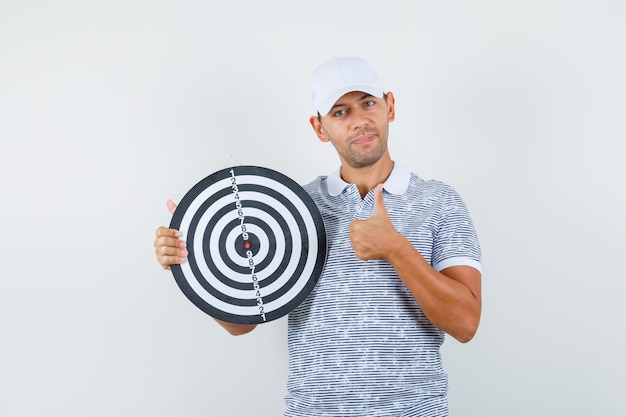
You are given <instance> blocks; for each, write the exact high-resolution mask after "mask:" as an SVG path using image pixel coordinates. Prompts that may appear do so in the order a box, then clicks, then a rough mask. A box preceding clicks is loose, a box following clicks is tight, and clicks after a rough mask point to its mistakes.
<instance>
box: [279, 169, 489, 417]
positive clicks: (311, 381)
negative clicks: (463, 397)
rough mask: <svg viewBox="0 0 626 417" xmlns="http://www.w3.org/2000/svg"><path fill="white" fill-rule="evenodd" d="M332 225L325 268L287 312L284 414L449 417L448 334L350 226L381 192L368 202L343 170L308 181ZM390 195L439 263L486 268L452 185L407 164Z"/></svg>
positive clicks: (422, 248) (401, 226)
mask: <svg viewBox="0 0 626 417" xmlns="http://www.w3.org/2000/svg"><path fill="white" fill-rule="evenodd" d="M304 188H305V189H306V190H307V192H308V193H309V194H310V195H311V196H312V197H313V199H314V200H315V203H316V204H317V206H318V208H319V210H320V212H321V213H322V217H323V219H324V224H325V227H326V232H327V239H328V255H327V260H326V263H325V266H324V271H323V273H322V275H321V277H320V279H319V281H318V283H317V285H316V287H315V288H314V290H313V291H312V292H311V294H310V295H309V297H307V299H306V300H305V301H304V302H303V303H302V304H301V305H300V306H299V307H298V308H296V309H295V310H294V311H292V312H291V313H290V314H289V319H288V347H289V372H288V381H287V395H286V397H285V401H286V406H287V407H286V412H285V417H304V416H306V417H311V416H316V417H318V416H320V417H321V416H329V417H330V416H332V417H340V416H341V417H350V416H358V417H368V416H372V417H384V416H394V417H409V416H420V417H425V416H447V415H448V406H447V399H446V394H447V387H448V381H447V375H446V373H445V371H444V370H443V367H442V363H441V356H440V351H439V348H440V346H441V344H442V343H443V340H444V332H442V331H441V330H439V329H437V328H436V327H434V326H433V325H432V324H431V323H430V321H429V320H428V319H427V318H426V317H425V315H424V313H423V312H422V310H421V309H420V306H419V305H418V304H417V302H416V301H415V299H414V298H413V296H412V295H411V293H410V292H409V290H408V289H407V288H406V287H405V285H404V284H403V283H402V281H401V280H400V278H399V277H398V275H397V273H396V272H395V270H394V269H393V267H392V266H391V265H389V264H388V263H387V262H385V261H369V262H364V261H361V260H359V259H358V258H357V257H356V256H355V254H354V251H353V249H352V246H351V244H350V238H349V235H348V234H349V230H348V229H349V227H348V226H349V223H350V222H351V221H352V220H353V219H366V218H368V217H369V216H370V215H371V213H372V209H373V207H374V191H373V190H372V191H370V192H369V193H368V194H367V195H366V196H365V198H364V199H361V196H360V195H359V192H358V190H357V188H356V185H355V184H347V183H345V182H344V181H343V180H342V179H341V177H340V175H339V170H337V171H336V172H334V173H333V174H332V175H330V176H327V177H326V176H321V177H318V178H317V179H315V180H314V181H313V182H311V183H309V184H307V185H306V186H305V187H304ZM383 197H384V200H385V207H386V208H387V211H388V213H389V217H390V219H391V221H392V223H393V225H394V227H395V228H396V230H398V231H399V232H400V233H401V234H402V235H404V236H405V237H406V238H407V239H408V240H409V241H410V242H411V243H412V244H413V246H414V247H415V248H416V249H417V250H418V251H419V252H420V253H421V254H422V256H424V258H425V259H426V260H427V261H428V262H429V263H430V264H431V265H433V267H434V268H435V269H436V270H442V269H444V268H447V267H450V266H455V265H469V266H472V267H475V268H477V269H479V270H480V268H481V263H480V256H481V254H480V246H479V243H478V238H477V236H476V232H475V229H474V226H473V224H472V221H471V219H470V216H469V214H468V211H467V208H466V206H465V204H464V203H463V201H462V199H461V197H460V196H459V195H458V194H457V193H456V191H455V190H454V189H452V188H451V187H449V186H447V185H445V184H443V183H441V182H439V181H432V180H431V181H424V180H423V179H421V178H419V177H418V176H416V175H415V174H412V173H410V172H408V171H406V170H404V169H403V168H401V167H400V166H398V164H395V167H394V169H393V171H392V173H391V175H390V176H389V178H388V179H387V181H386V182H385V184H384V191H383Z"/></svg>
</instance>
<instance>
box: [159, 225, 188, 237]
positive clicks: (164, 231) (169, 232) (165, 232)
mask: <svg viewBox="0 0 626 417" xmlns="http://www.w3.org/2000/svg"><path fill="white" fill-rule="evenodd" d="M156 236H157V238H159V237H173V238H175V239H178V238H179V237H181V236H182V233H180V232H179V231H178V230H176V229H170V228H168V227H165V226H159V228H158V229H157V230H156Z"/></svg>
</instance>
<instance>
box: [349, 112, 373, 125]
mask: <svg viewBox="0 0 626 417" xmlns="http://www.w3.org/2000/svg"><path fill="white" fill-rule="evenodd" d="M350 116H351V120H350V126H351V127H352V129H354V130H356V129H361V128H363V127H368V126H369V124H370V122H371V119H370V118H369V116H368V115H367V113H366V112H365V110H364V109H362V108H356V109H355V110H353V111H352V113H351V115H350Z"/></svg>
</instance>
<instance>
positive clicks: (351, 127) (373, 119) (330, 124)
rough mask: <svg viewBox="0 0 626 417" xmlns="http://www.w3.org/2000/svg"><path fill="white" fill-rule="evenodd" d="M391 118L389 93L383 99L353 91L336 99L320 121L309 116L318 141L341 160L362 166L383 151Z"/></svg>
mask: <svg viewBox="0 0 626 417" xmlns="http://www.w3.org/2000/svg"><path fill="white" fill-rule="evenodd" d="M394 117H395V116H394V98H393V94H392V93H387V100H385V99H384V98H377V97H374V96H371V95H369V94H366V93H363V92H360V91H353V92H350V93H347V94H345V95H343V96H342V97H341V98H340V99H339V100H337V102H336V103H335V105H334V106H333V107H332V108H331V109H330V112H329V113H328V114H327V115H326V116H322V117H321V120H319V119H318V118H317V117H311V120H310V122H311V125H312V126H313V129H314V130H315V133H316V134H317V136H318V137H319V139H320V140H321V141H323V142H331V143H332V144H333V146H334V147H335V149H336V150H337V153H338V154H339V158H340V159H341V161H342V163H345V164H348V165H349V166H351V167H353V168H362V167H366V166H370V165H373V164H375V163H376V162H377V161H378V160H379V159H380V158H381V157H382V156H383V155H384V154H385V152H387V138H388V136H389V122H391V121H393V119H394Z"/></svg>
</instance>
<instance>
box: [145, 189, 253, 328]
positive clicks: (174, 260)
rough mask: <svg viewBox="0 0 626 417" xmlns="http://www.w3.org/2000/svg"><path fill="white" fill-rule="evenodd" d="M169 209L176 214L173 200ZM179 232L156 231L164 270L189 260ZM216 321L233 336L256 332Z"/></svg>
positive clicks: (168, 202)
mask: <svg viewBox="0 0 626 417" xmlns="http://www.w3.org/2000/svg"><path fill="white" fill-rule="evenodd" d="M167 208H168V209H169V211H170V213H171V214H174V210H175V209H176V204H174V202H173V201H172V200H168V201H167ZM180 237H181V234H180V232H179V231H178V230H175V229H168V228H167V227H165V226H160V227H159V228H157V230H156V239H155V240H154V250H155V252H156V257H157V261H158V262H159V264H160V265H161V267H162V268H163V269H168V270H169V269H170V266H171V265H174V264H182V263H183V262H185V261H186V260H187V255H189V252H187V244H186V243H185V241H184V240H182V239H181V238H180ZM214 320H215V321H216V322H217V323H218V324H219V325H220V326H222V327H223V328H224V329H226V331H227V332H228V333H230V334H232V335H233V336H239V335H242V334H246V333H249V332H251V331H252V330H254V328H255V327H256V325H253V324H251V325H244V324H233V323H227V322H224V321H221V320H218V319H215V318H214Z"/></svg>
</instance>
